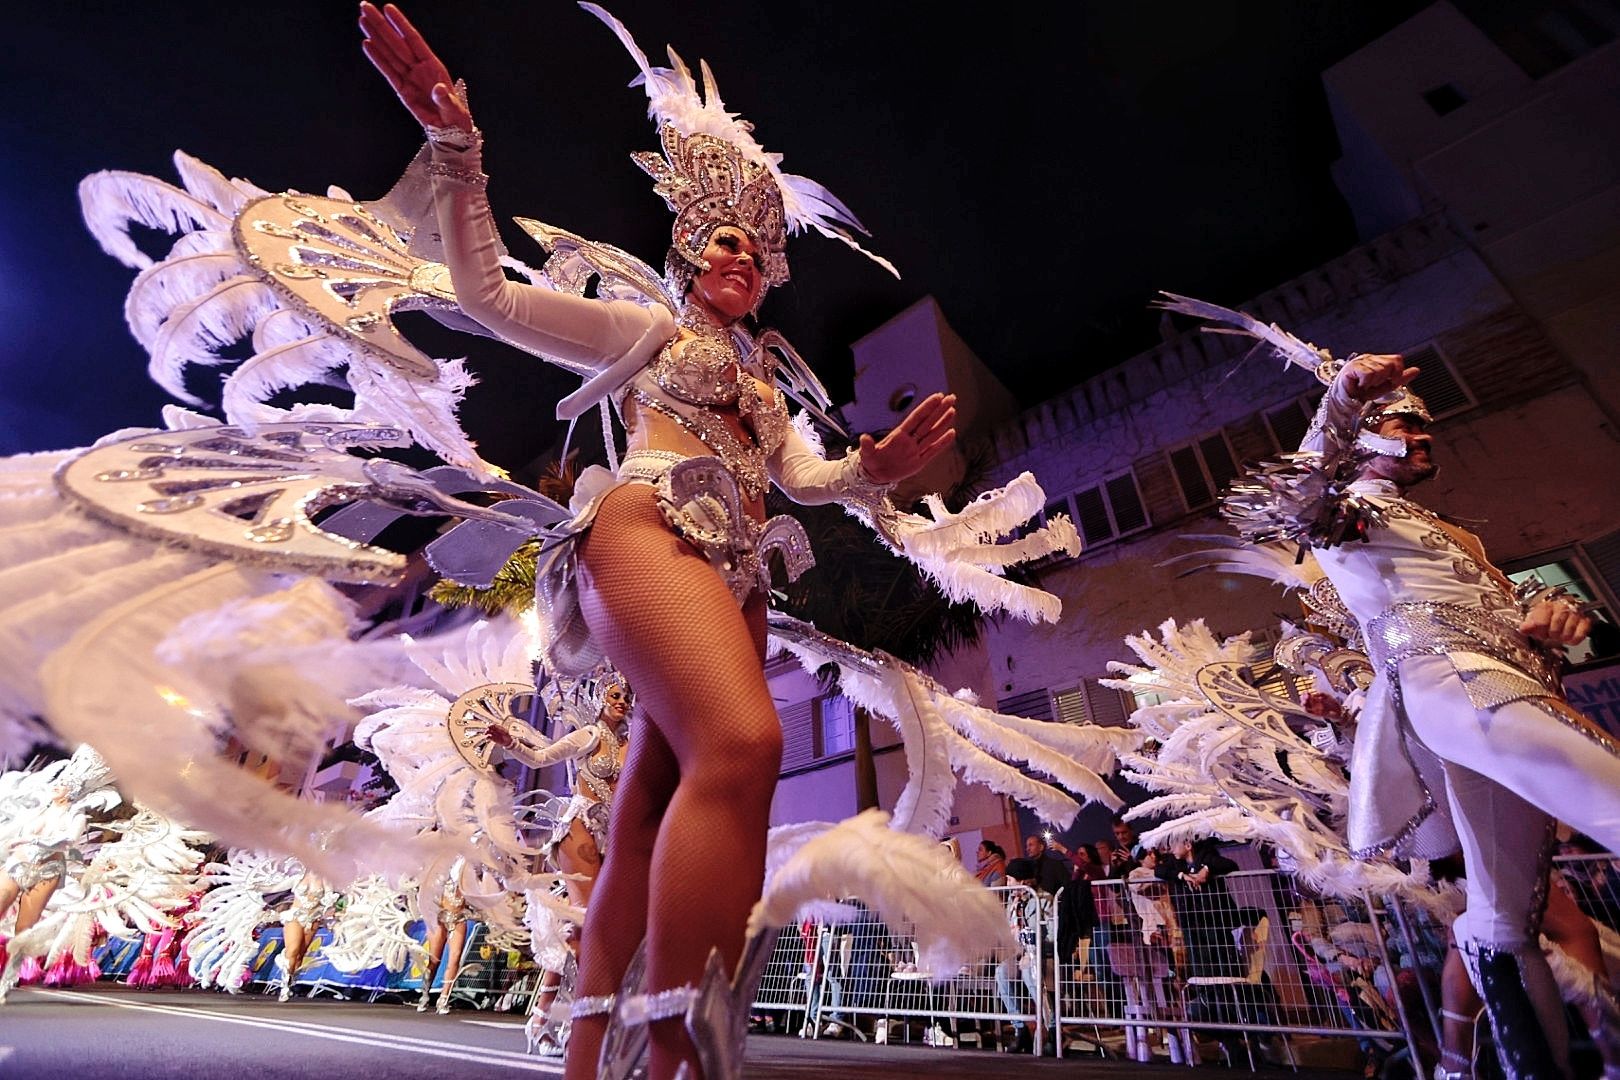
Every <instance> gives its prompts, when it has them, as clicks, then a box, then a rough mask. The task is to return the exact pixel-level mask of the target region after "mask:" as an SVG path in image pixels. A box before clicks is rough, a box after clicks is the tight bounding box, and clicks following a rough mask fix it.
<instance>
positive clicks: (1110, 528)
mask: <svg viewBox="0 0 1620 1080" xmlns="http://www.w3.org/2000/svg"><path fill="white" fill-rule="evenodd" d="M1074 513H1075V524H1076V527H1078V528H1079V530H1080V535H1081V537H1082V538H1083V539H1084V540H1085V542H1086V543H1087V544H1105V543H1107V542H1108V541H1110V540H1112V539H1113V538H1114V523H1113V522H1112V521H1110V520H1109V519H1108V502H1107V500H1106V498H1105V497H1104V495H1103V489H1102V488H1100V487H1093V488H1086V490H1084V491H1077V492H1075V493H1074Z"/></svg>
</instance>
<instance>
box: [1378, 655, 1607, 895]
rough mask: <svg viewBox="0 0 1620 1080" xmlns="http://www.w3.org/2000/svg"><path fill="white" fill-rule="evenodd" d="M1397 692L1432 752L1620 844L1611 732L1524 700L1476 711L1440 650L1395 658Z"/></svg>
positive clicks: (1596, 835) (1574, 825)
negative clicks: (1602, 734)
mask: <svg viewBox="0 0 1620 1080" xmlns="http://www.w3.org/2000/svg"><path fill="white" fill-rule="evenodd" d="M1401 693H1402V695H1403V697H1404V699H1405V704H1406V714H1407V717H1408V719H1409V720H1410V722H1411V724H1412V728H1413V730H1414V731H1415V732H1416V733H1417V736H1418V738H1420V739H1422V740H1423V743H1424V745H1426V746H1428V747H1429V749H1430V750H1432V751H1434V752H1435V753H1436V754H1437V755H1438V756H1440V757H1441V758H1444V759H1445V760H1446V761H1449V762H1454V763H1456V764H1458V765H1462V766H1464V767H1465V768H1467V769H1470V770H1472V771H1473V772H1476V773H1480V774H1482V775H1484V776H1488V777H1490V778H1491V779H1492V780H1494V781H1496V782H1497V783H1498V784H1501V785H1502V786H1503V787H1505V788H1507V789H1508V790H1510V791H1512V792H1513V793H1514V794H1516V795H1518V796H1519V797H1520V798H1521V799H1523V800H1525V801H1526V802H1529V803H1533V804H1534V805H1535V806H1537V807H1539V808H1540V809H1542V810H1544V811H1545V812H1546V813H1548V814H1551V815H1552V816H1553V817H1555V818H1557V819H1558V820H1559V821H1562V822H1565V823H1567V824H1568V825H1570V826H1571V827H1572V828H1575V829H1578V830H1580V831H1581V832H1583V833H1586V834H1587V835H1588V836H1590V837H1593V838H1594V839H1596V840H1597V841H1598V842H1599V843H1600V844H1604V845H1606V846H1607V847H1608V848H1609V850H1611V851H1620V753H1616V752H1615V750H1614V749H1613V740H1612V739H1610V740H1607V741H1603V740H1602V739H1600V738H1597V737H1594V734H1593V732H1594V729H1593V728H1592V725H1591V723H1590V722H1589V721H1584V720H1581V719H1580V718H1579V716H1578V714H1574V715H1569V716H1564V717H1562V718H1555V717H1553V716H1550V715H1548V714H1547V713H1546V712H1543V711H1542V709H1541V708H1540V707H1538V706H1536V705H1533V704H1531V703H1530V702H1528V701H1515V702H1512V703H1511V704H1508V705H1503V706H1501V707H1500V708H1496V709H1491V710H1489V711H1485V710H1476V709H1475V708H1474V706H1473V704H1472V702H1470V701H1469V699H1468V694H1467V691H1466V690H1465V689H1464V687H1463V682H1462V678H1461V677H1460V676H1459V675H1457V673H1456V671H1455V669H1454V668H1453V667H1452V665H1451V661H1449V660H1448V659H1446V658H1445V657H1443V656H1416V657H1413V658H1412V659H1410V660H1405V661H1403V662H1402V663H1401ZM1468 869H1469V872H1470V874H1472V872H1473V870H1474V867H1473V865H1472V864H1470V865H1469V868H1468Z"/></svg>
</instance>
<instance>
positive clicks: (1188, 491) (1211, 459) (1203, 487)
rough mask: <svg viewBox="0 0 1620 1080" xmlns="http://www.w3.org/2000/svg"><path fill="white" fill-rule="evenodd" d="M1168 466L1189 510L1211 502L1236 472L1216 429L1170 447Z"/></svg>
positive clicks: (1229, 452)
mask: <svg viewBox="0 0 1620 1080" xmlns="http://www.w3.org/2000/svg"><path fill="white" fill-rule="evenodd" d="M1170 469H1171V471H1172V472H1174V473H1175V476H1176V483H1177V485H1179V486H1180V488H1181V499H1182V502H1183V503H1185V504H1186V507H1187V509H1188V510H1197V509H1198V508H1199V507H1202V506H1208V505H1209V504H1210V503H1213V502H1214V501H1215V499H1216V497H1217V496H1218V495H1219V494H1220V493H1221V492H1222V491H1223V490H1224V489H1225V487H1226V485H1228V484H1230V483H1231V482H1232V480H1233V479H1234V478H1235V477H1236V476H1237V474H1238V467H1237V460H1236V459H1235V458H1234V457H1233V456H1232V449H1231V447H1230V446H1228V445H1227V442H1226V436H1225V435H1223V434H1222V433H1221V432H1219V431H1214V432H1211V433H1209V434H1208V435H1204V436H1202V437H1200V438H1199V439H1197V440H1196V441H1194V442H1192V443H1189V444H1188V445H1186V446H1182V447H1178V448H1176V449H1174V450H1172V451H1170Z"/></svg>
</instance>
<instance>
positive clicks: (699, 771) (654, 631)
mask: <svg viewBox="0 0 1620 1080" xmlns="http://www.w3.org/2000/svg"><path fill="white" fill-rule="evenodd" d="M580 565H581V595H582V602H583V605H584V612H585V617H586V620H587V622H589V624H590V626H591V630H592V632H593V634H594V635H595V636H596V639H597V640H598V641H599V642H600V643H601V644H602V646H603V648H604V650H605V651H606V652H607V654H608V655H609V656H611V657H612V658H613V662H614V664H615V665H616V666H617V667H618V668H619V670H621V671H623V672H624V673H625V675H626V676H627V677H628V678H629V680H630V685H631V686H632V687H633V688H634V690H635V693H636V698H637V702H638V704H639V706H640V709H639V710H638V716H639V718H640V720H641V723H640V724H639V726H638V730H637V732H636V733H635V735H634V736H633V737H632V740H631V751H630V761H629V762H628V763H627V766H626V771H625V774H624V776H623V777H622V778H621V780H620V785H619V789H618V792H617V794H616V796H615V805H614V809H613V820H612V824H611V826H610V827H611V829H612V835H611V839H610V841H609V847H610V849H611V851H612V853H613V854H612V857H611V858H610V859H608V860H607V861H606V863H605V864H604V873H603V876H602V878H601V879H600V880H599V881H598V882H597V887H596V893H595V902H594V903H593V904H592V906H591V910H590V913H589V915H588V916H587V919H586V924H585V939H584V941H583V942H582V943H581V953H582V958H583V963H584V967H583V970H582V972H581V987H580V993H581V994H592V995H594V994H605V993H611V992H613V991H614V990H616V989H617V987H618V983H619V980H620V978H621V977H622V975H623V972H624V969H625V967H626V966H627V965H628V963H629V960H630V956H631V954H632V953H633V952H634V950H635V947H636V944H637V942H636V937H637V933H636V931H637V929H638V928H639V927H641V926H646V928H647V939H648V970H647V987H648V989H650V990H662V989H666V988H669V987H673V986H681V985H685V984H687V983H694V982H696V981H697V980H698V979H699V978H700V977H701V975H702V972H703V966H704V963H705V962H706V961H707V959H708V955H709V952H710V950H711V949H712V948H718V949H719V950H720V955H721V958H722V959H723V960H724V962H725V964H726V967H727V970H730V969H731V968H732V967H734V966H735V964H736V962H737V958H738V956H739V955H740V953H741V951H742V941H743V928H744V925H745V923H746V922H747V918H748V912H749V909H750V908H751V907H752V906H753V904H754V901H755V900H757V899H758V898H759V893H760V888H761V885H762V881H763V878H764V872H765V833H766V829H767V827H768V824H769V817H770V805H771V796H772V794H773V793H774V792H775V789H776V775H777V770H778V769H779V768H780V765H781V758H782V729H781V724H780V722H779V721H778V719H777V716H776V709H775V707H774V705H773V704H772V702H771V696H770V690H769V689H768V687H767V686H766V683H765V676H764V670H763V665H762V658H763V652H764V638H765V621H764V615H765V609H764V604H763V602H762V601H761V600H759V599H758V598H757V597H756V598H754V599H751V600H750V602H749V605H748V607H747V608H746V609H745V610H744V611H742V612H739V611H738V609H737V604H736V601H735V600H733V599H732V597H731V592H730V590H728V589H727V588H726V586H725V584H724V583H723V582H722V581H721V580H720V577H719V575H718V574H716V573H715V571H714V569H713V568H712V567H710V566H709V564H708V562H707V561H706V560H704V559H703V558H702V557H701V556H699V555H698V554H697V553H696V552H695V551H694V550H693V549H692V548H691V547H690V546H689V545H688V544H686V543H685V542H684V541H682V540H681V539H680V538H679V537H677V536H676V535H675V534H674V533H673V532H672V531H671V530H670V529H669V526H668V525H666V524H665V522H664V519H663V516H662V514H661V513H660V512H659V510H658V506H657V503H656V495H655V493H654V491H653V489H652V488H651V487H648V486H646V485H642V484H627V485H625V486H624V487H621V488H619V489H618V490H617V491H615V492H613V493H612V494H610V495H609V496H608V497H607V498H606V499H605V500H604V501H603V503H602V507H601V510H600V511H599V513H598V514H597V517H596V522H595V524H594V525H593V526H592V528H591V531H590V533H588V534H587V536H586V538H585V540H584V541H583V543H582V547H581V551H580ZM604 1027H605V1024H604V1022H603V1021H601V1020H592V1021H588V1022H585V1023H581V1024H578V1025H576V1026H575V1030H574V1034H573V1036H572V1037H571V1039H570V1046H569V1048H568V1050H569V1053H568V1063H567V1064H568V1068H567V1073H566V1075H567V1076H568V1077H569V1078H571V1080H589V1078H590V1077H592V1076H594V1070H595V1067H596V1055H597V1052H598V1047H599V1046H600V1042H601V1035H602V1031H603V1030H604ZM682 1061H689V1062H690V1063H691V1065H692V1068H693V1070H694V1071H696V1070H697V1069H698V1062H697V1060H696V1058H695V1056H694V1055H693V1052H692V1047H691V1043H690V1040H689V1039H688V1038H687V1036H686V1031H685V1027H684V1025H683V1024H682V1023H681V1022H680V1021H679V1020H671V1021H666V1022H664V1023H660V1024H655V1025H653V1030H652V1057H651V1061H650V1063H649V1065H650V1070H649V1075H650V1076H651V1077H652V1078H653V1080H659V1078H662V1077H669V1076H672V1075H673V1074H674V1072H675V1070H676V1068H677V1067H678V1066H679V1064H680V1063H681V1062H682Z"/></svg>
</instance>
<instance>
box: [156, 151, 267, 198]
mask: <svg viewBox="0 0 1620 1080" xmlns="http://www.w3.org/2000/svg"><path fill="white" fill-rule="evenodd" d="M174 170H175V172H177V173H179V174H180V182H181V183H182V184H184V185H185V188H186V190H187V191H189V192H190V193H191V194H193V195H195V196H197V197H198V198H199V199H202V200H204V201H206V202H207V203H208V204H209V205H210V206H212V207H213V208H214V209H215V210H218V211H220V212H221V213H223V214H235V213H236V212H237V211H239V210H241V209H242V207H243V206H245V205H246V204H247V203H250V202H252V201H253V200H254V199H261V198H263V197H264V196H266V195H268V194H270V193H269V192H268V191H266V190H264V189H263V188H261V187H259V186H258V185H257V184H254V183H252V182H251V181H248V180H243V179H240V178H235V179H229V180H227V179H226V178H225V174H224V173H222V172H220V171H219V170H218V169H216V168H214V167H213V166H212V165H209V164H208V163H207V162H204V161H201V160H199V159H198V158H194V157H192V156H191V155H190V154H188V153H185V152H184V151H182V150H176V151H175V152H174Z"/></svg>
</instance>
